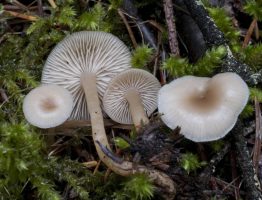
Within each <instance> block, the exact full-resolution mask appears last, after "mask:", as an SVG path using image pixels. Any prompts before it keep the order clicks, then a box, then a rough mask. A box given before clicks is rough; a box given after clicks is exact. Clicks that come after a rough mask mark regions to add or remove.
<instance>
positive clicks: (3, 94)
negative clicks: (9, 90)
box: [0, 88, 8, 102]
mask: <svg viewBox="0 0 262 200" xmlns="http://www.w3.org/2000/svg"><path fill="white" fill-rule="evenodd" d="M0 95H1V98H2V100H3V102H8V97H7V95H6V93H5V91H4V90H3V89H1V88H0Z"/></svg>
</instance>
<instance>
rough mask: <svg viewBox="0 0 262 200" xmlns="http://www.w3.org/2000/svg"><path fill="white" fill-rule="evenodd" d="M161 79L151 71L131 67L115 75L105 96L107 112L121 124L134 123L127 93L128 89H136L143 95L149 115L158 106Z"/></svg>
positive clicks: (143, 101) (104, 103)
mask: <svg viewBox="0 0 262 200" xmlns="http://www.w3.org/2000/svg"><path fill="white" fill-rule="evenodd" d="M160 87H161V86H160V83H159V81H158V80H157V79H156V78H155V76H153V75H152V74H151V73H149V72H147V71H145V70H141V69H130V70H127V71H124V72H122V73H120V74H119V75H117V76H116V77H114V78H113V79H112V80H111V82H110V84H109V86H108V88H107V90H106V92H105V94H104V97H103V106H104V111H105V112H106V114H107V115H108V116H109V117H110V118H111V119H112V120H114V121H116V122H119V123H121V124H133V120H132V116H131V113H130V112H129V105H128V101H127V100H126V98H125V94H126V92H127V91H128V89H135V90H137V91H138V92H139V94H140V96H141V101H142V103H143V107H144V109H145V112H146V114H147V116H150V115H151V114H152V113H153V112H154V110H155V109H156V108H157V94H158V91H159V89H160Z"/></svg>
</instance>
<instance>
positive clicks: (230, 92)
mask: <svg viewBox="0 0 262 200" xmlns="http://www.w3.org/2000/svg"><path fill="white" fill-rule="evenodd" d="M248 96H249V90H248V86H247V84H246V83H245V82H244V81H243V80H242V79H241V77H240V76H238V75H237V74H235V73H230V72H227V73H221V74H217V75H215V76H214V77H212V78H205V77H194V76H185V77H182V78H178V79H176V80H174V81H172V82H171V83H169V84H167V85H165V86H163V87H162V88H161V89H160V91H159V95H158V110H159V113H160V114H162V116H161V119H162V121H163V122H164V123H165V124H166V125H167V126H168V127H169V128H171V129H175V128H176V127H177V126H179V127H181V134H183V135H184V136H185V137H186V138H188V139H190V140H193V141H195V142H205V141H213V140H217V139H220V138H222V137H224V136H225V135H226V134H227V133H228V132H229V131H230V130H231V129H232V128H233V127H234V125H235V123H236V121H237V118H238V115H239V114H240V113H241V111H242V110H243V109H244V107H245V105H246V103H247V101H248Z"/></svg>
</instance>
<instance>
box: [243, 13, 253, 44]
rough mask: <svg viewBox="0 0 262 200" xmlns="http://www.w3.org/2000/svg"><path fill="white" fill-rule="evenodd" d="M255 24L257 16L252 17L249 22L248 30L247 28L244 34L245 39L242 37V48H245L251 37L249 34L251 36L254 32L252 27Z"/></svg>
mask: <svg viewBox="0 0 262 200" xmlns="http://www.w3.org/2000/svg"><path fill="white" fill-rule="evenodd" d="M256 25H257V18H254V19H253V21H252V22H251V24H250V26H249V28H248V30H247V33H246V36H245V39H244V42H243V45H242V48H246V47H247V45H248V43H249V41H250V39H251V36H252V33H253V32H254V29H255V27H256Z"/></svg>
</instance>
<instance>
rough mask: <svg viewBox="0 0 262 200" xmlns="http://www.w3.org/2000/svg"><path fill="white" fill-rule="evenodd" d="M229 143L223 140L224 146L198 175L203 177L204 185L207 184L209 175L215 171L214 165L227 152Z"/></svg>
mask: <svg viewBox="0 0 262 200" xmlns="http://www.w3.org/2000/svg"><path fill="white" fill-rule="evenodd" d="M230 147H231V145H230V143H228V142H225V146H224V147H223V149H222V150H220V151H219V152H218V153H217V154H216V155H215V156H214V157H213V158H212V159H211V160H210V161H209V164H208V166H207V167H205V169H204V170H203V171H202V172H201V174H200V177H201V178H203V182H204V185H207V183H208V181H209V179H210V177H211V175H212V174H213V173H215V171H216V166H217V165H218V163H219V162H220V161H221V160H222V159H223V158H224V157H225V155H226V154H227V153H228V152H229V149H230Z"/></svg>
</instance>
